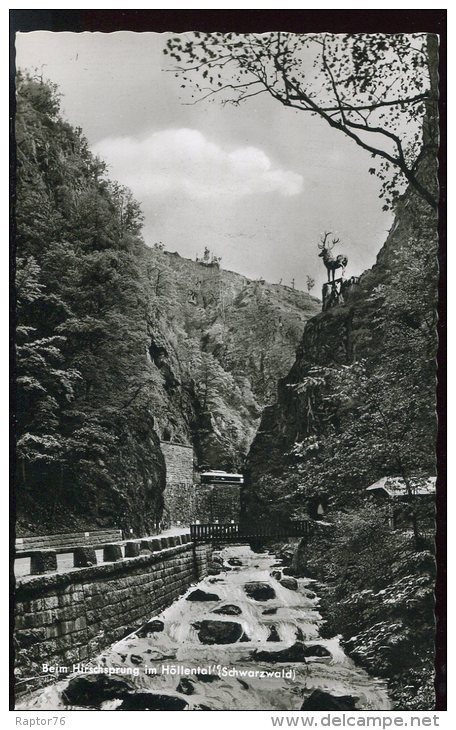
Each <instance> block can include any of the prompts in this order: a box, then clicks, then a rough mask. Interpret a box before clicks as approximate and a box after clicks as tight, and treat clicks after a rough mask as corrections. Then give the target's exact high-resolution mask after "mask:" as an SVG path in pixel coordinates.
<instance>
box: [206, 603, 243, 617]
mask: <svg viewBox="0 0 456 730" xmlns="http://www.w3.org/2000/svg"><path fill="white" fill-rule="evenodd" d="M212 613H220V614H223V615H224V616H240V614H241V613H242V608H239V606H235V605H234V603H227V604H226V605H225V606H220V608H216V609H215V611H213V612H212Z"/></svg>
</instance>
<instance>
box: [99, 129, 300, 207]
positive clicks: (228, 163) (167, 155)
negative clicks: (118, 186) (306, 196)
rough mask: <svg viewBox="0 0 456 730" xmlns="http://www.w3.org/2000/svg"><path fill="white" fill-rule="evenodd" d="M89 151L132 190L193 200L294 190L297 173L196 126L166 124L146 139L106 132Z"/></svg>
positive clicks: (144, 194) (292, 192) (143, 194)
mask: <svg viewBox="0 0 456 730" xmlns="http://www.w3.org/2000/svg"><path fill="white" fill-rule="evenodd" d="M94 152H95V153H96V154H97V155H99V156H100V157H102V158H103V159H104V160H106V161H107V162H108V163H110V165H111V168H112V172H113V174H114V176H115V177H116V178H117V179H118V180H119V182H121V183H122V184H124V185H127V186H128V187H129V188H131V190H132V191H133V193H134V194H135V195H136V196H138V197H140V198H145V197H148V196H151V195H173V194H181V195H184V196H186V197H188V198H190V199H193V200H201V199H211V198H220V197H232V198H239V197H244V196H248V195H254V194H261V193H278V194H279V195H282V196H291V195H298V194H299V193H300V192H301V191H302V188H303V178H302V176H301V175H299V174H297V173H295V172H292V171H290V170H282V169H280V168H275V167H274V166H273V165H272V162H271V160H270V159H269V157H268V156H267V155H266V154H265V153H264V152H263V151H262V150H260V149H258V148H256V147H239V148H238V149H234V150H230V151H229V150H225V149H223V148H222V147H221V146H219V145H218V144H215V143H214V142H210V141H209V140H208V139H207V138H206V137H205V136H204V135H203V134H202V133H201V132H199V131H198V130H196V129H185V128H184V129H167V130H162V131H159V132H154V133H152V134H150V135H149V136H148V137H146V138H145V139H141V140H138V139H134V138H133V137H117V138H114V137H109V138H106V139H104V140H101V141H100V142H98V143H97V144H96V145H95V146H94Z"/></svg>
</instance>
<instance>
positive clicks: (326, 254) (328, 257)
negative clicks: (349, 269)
mask: <svg viewBox="0 0 456 730" xmlns="http://www.w3.org/2000/svg"><path fill="white" fill-rule="evenodd" d="M330 233H331V231H329V232H328V233H325V234H324V235H323V238H322V240H321V242H320V243H319V244H318V248H319V249H321V253H319V254H318V255H319V256H321V257H322V258H323V263H324V265H325V266H326V270H327V272H328V282H330V281H331V272H332V281H334V279H335V273H336V269H342V274H343V272H344V269H345V267H346V266H347V264H348V259H347V257H346V256H343V255H342V254H339V255H338V256H336V257H334V256H333V255H332V253H331V251H332V249H333V248H334V246H335V245H336V243H339V241H340V239H339V238H333V240H332V241H331V243H327V239H328V236H329V235H330Z"/></svg>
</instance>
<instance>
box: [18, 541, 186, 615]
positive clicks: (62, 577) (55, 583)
mask: <svg viewBox="0 0 456 730" xmlns="http://www.w3.org/2000/svg"><path fill="white" fill-rule="evenodd" d="M193 548H194V544H193V543H192V542H186V543H184V544H183V545H175V546H173V547H168V548H164V549H162V550H160V551H157V552H153V553H150V555H139V556H138V557H133V558H122V559H121V560H118V561H116V562H114V563H101V564H99V565H93V566H90V567H88V568H70V569H69V570H68V571H66V572H65V573H51V574H49V573H48V574H45V575H38V576H36V575H35V576H23V577H22V578H17V579H16V601H25V600H28V599H30V598H33V594H35V593H38V594H40V597H42V595H43V591H44V592H45V591H48V590H54V589H55V588H58V587H62V586H66V585H71V584H73V583H85V582H88V581H92V580H101V579H103V578H107V577H109V576H112V575H119V574H121V573H126V572H128V571H129V570H131V569H132V568H136V567H139V566H141V565H153V564H154V563H159V562H161V561H162V560H164V559H166V558H168V557H171V556H172V555H176V554H178V553H183V552H186V551H187V550H193Z"/></svg>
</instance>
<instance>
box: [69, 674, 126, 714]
mask: <svg viewBox="0 0 456 730" xmlns="http://www.w3.org/2000/svg"><path fill="white" fill-rule="evenodd" d="M132 689H134V685H133V683H132V682H130V681H129V680H128V679H124V678H123V677H116V676H109V675H107V674H85V675H82V676H77V677H74V678H73V679H70V681H69V682H68V685H67V686H66V688H65V689H64V690H63V692H62V699H63V701H64V703H65V704H66V705H82V706H83V707H98V706H99V705H101V703H102V702H105V700H114V699H121V698H123V697H125V696H126V694H127V693H128V692H131V690H132Z"/></svg>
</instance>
